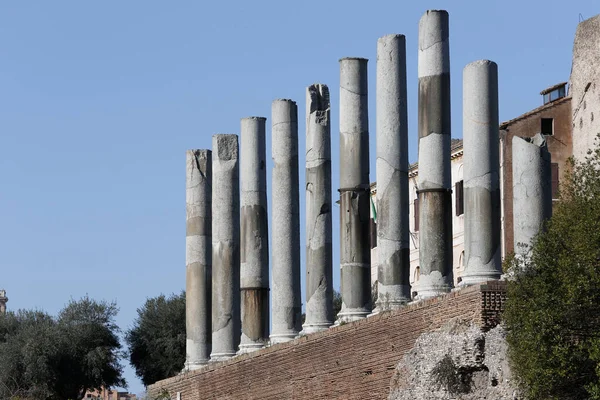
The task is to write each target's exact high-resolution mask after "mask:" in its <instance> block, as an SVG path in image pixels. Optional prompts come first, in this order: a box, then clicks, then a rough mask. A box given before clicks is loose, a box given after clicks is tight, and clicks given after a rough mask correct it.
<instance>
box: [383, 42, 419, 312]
mask: <svg viewBox="0 0 600 400" xmlns="http://www.w3.org/2000/svg"><path fill="white" fill-rule="evenodd" d="M376 95H377V97H376V99H377V103H376V104H377V108H376V113H377V114H376V115H377V141H376V143H377V164H376V165H377V170H376V173H377V253H378V258H379V265H378V267H377V282H378V285H377V286H378V290H377V293H378V296H377V307H376V309H375V312H377V311H383V310H393V309H397V308H399V307H400V306H401V305H403V304H405V303H407V302H408V301H409V300H410V280H409V275H410V250H409V241H408V240H409V239H408V235H409V232H408V222H409V220H408V212H409V208H408V207H409V206H408V204H409V203H408V117H407V109H406V107H407V102H406V41H405V38H404V35H387V36H384V37H382V38H379V40H378V41H377V93H376Z"/></svg>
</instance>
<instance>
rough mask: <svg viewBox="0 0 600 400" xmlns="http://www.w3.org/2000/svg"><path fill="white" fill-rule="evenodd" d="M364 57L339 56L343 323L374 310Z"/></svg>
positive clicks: (365, 62) (341, 315)
mask: <svg viewBox="0 0 600 400" xmlns="http://www.w3.org/2000/svg"><path fill="white" fill-rule="evenodd" d="M367 62H368V60H367V59H365V58H343V59H341V60H340V189H339V190H340V264H341V289H342V309H341V311H340V313H339V314H338V321H339V322H342V321H354V320H357V319H361V318H364V317H366V316H367V315H368V314H369V313H370V312H371V249H370V234H369V220H370V190H369V189H370V184H369V117H368V91H367V88H368V84H367Z"/></svg>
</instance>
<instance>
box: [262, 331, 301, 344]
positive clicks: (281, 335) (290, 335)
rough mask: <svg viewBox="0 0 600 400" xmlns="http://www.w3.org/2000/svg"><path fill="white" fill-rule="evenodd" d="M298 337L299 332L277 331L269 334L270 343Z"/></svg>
mask: <svg viewBox="0 0 600 400" xmlns="http://www.w3.org/2000/svg"><path fill="white" fill-rule="evenodd" d="M297 337H298V334H297V333H276V334H274V335H271V336H269V341H270V344H279V343H286V342H289V341H291V340H294V339H296V338H297Z"/></svg>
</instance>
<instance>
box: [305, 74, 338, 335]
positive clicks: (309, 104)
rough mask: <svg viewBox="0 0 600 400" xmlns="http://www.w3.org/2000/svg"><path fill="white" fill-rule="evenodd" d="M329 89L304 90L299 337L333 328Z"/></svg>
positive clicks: (312, 86) (321, 87)
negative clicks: (303, 218) (302, 277)
mask: <svg viewBox="0 0 600 400" xmlns="http://www.w3.org/2000/svg"><path fill="white" fill-rule="evenodd" d="M331 251H332V248H331V118H330V104H329V88H328V87H327V85H322V84H315V85H311V86H309V87H308V88H307V90H306V320H305V321H304V325H303V326H302V334H309V333H313V332H318V331H321V330H325V329H327V328H329V326H331V325H332V324H333V278H332V275H333V271H332V268H333V267H332V253H331Z"/></svg>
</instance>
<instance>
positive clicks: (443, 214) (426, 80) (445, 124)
mask: <svg viewBox="0 0 600 400" xmlns="http://www.w3.org/2000/svg"><path fill="white" fill-rule="evenodd" d="M418 69H419V179H418V188H419V189H418V199H419V228H420V229H419V260H420V279H419V282H418V284H417V285H416V292H417V298H418V299H426V298H429V297H434V296H437V295H439V294H442V293H445V292H448V291H450V288H451V287H452V281H453V278H452V197H451V191H452V189H451V188H452V183H451V176H450V48H449V43H448V13H447V12H446V11H438V10H429V11H427V12H426V13H425V14H424V15H423V16H422V17H421V20H420V21H419V67H418Z"/></svg>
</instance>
